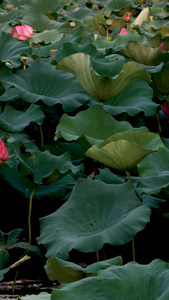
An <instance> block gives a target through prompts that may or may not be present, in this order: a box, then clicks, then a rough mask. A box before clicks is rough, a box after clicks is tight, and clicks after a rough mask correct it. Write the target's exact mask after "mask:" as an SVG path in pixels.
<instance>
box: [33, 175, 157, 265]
mask: <svg viewBox="0 0 169 300" xmlns="http://www.w3.org/2000/svg"><path fill="white" fill-rule="evenodd" d="M103 199H104V201H103ZM150 214H151V211H150V209H149V207H148V205H142V203H141V202H140V199H139V198H138V197H137V195H136V193H135V190H134V188H133V186H132V184H131V182H127V183H124V184H117V185H116V184H105V183H103V182H101V181H99V180H98V181H93V180H87V179H79V180H78V182H77V184H76V185H75V187H74V189H73V192H72V194H71V196H70V198H69V199H68V201H67V202H66V203H65V204H63V205H62V206H61V208H60V209H59V210H57V211H56V212H55V213H53V214H51V215H49V216H46V217H44V218H42V219H40V227H41V233H40V237H38V239H37V241H38V243H39V244H43V245H44V247H45V248H46V250H47V253H46V256H47V257H48V258H51V257H52V256H56V257H59V258H62V259H66V258H67V256H68V252H69V251H71V250H72V249H77V250H78V251H81V252H85V253H86V252H94V251H98V250H100V249H101V248H102V247H103V245H104V244H105V243H109V244H111V245H121V244H124V243H127V242H129V241H130V240H131V239H132V238H133V237H134V236H135V234H136V233H137V232H138V231H141V230H142V229H143V228H144V227H145V225H146V223H147V222H148V221H149V218H150Z"/></svg>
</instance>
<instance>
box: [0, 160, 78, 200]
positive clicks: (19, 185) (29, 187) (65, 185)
mask: <svg viewBox="0 0 169 300" xmlns="http://www.w3.org/2000/svg"><path fill="white" fill-rule="evenodd" d="M58 173H59V172H58ZM0 175H1V178H3V179H4V180H5V181H7V182H8V183H9V185H10V187H11V188H13V189H16V190H18V191H19V192H21V193H22V194H23V195H24V196H25V197H26V198H29V197H30V195H31V193H32V191H33V189H34V187H35V185H34V184H33V183H32V182H31V181H30V180H28V179H27V178H24V177H23V176H21V175H22V174H20V173H19V171H18V166H15V165H14V166H13V167H12V168H10V167H8V166H7V165H5V164H3V165H1V167H0ZM61 175H62V176H63V174H61ZM61 175H60V177H59V176H58V179H59V180H57V181H56V182H53V183H50V184H40V185H38V186H37V187H36V189H35V193H34V198H39V199H40V200H41V201H42V199H43V198H45V200H46V198H47V197H54V198H55V199H56V198H57V199H62V198H64V197H66V195H67V193H68V192H69V191H71V190H72V189H73V187H74V185H75V183H76V180H75V179H74V178H73V176H72V174H71V173H70V174H68V175H65V176H63V177H62V176H61Z"/></svg>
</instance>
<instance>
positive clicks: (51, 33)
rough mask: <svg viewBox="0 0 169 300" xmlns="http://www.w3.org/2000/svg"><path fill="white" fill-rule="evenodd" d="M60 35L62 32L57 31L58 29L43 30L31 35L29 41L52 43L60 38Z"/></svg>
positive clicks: (61, 35)
mask: <svg viewBox="0 0 169 300" xmlns="http://www.w3.org/2000/svg"><path fill="white" fill-rule="evenodd" d="M62 37H63V34H61V33H59V31H58V30H56V29H53V30H44V31H43V32H40V33H34V34H33V36H32V37H31V42H32V43H35V44H37V43H40V42H44V43H46V44H48V43H54V42H56V41H58V40H60V39H61V38H62Z"/></svg>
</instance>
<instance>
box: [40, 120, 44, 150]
mask: <svg viewBox="0 0 169 300" xmlns="http://www.w3.org/2000/svg"><path fill="white" fill-rule="evenodd" d="M39 130H40V137H41V146H43V143H44V138H43V130H42V125H39Z"/></svg>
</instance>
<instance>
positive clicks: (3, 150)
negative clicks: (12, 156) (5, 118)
mask: <svg viewBox="0 0 169 300" xmlns="http://www.w3.org/2000/svg"><path fill="white" fill-rule="evenodd" d="M8 158H9V154H8V150H7V147H6V146H5V144H4V142H3V141H2V140H0V164H2V163H3V162H4V161H6V160H7V159H8Z"/></svg>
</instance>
